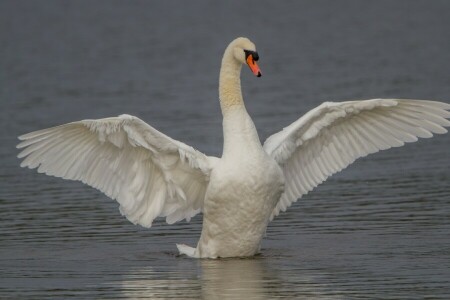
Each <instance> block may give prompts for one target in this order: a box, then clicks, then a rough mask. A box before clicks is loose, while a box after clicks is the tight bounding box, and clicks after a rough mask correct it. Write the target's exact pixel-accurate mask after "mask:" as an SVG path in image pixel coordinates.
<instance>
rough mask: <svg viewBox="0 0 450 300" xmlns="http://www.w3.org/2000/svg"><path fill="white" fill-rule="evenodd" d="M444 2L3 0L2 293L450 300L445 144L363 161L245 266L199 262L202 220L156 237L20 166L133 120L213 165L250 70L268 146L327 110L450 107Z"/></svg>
mask: <svg viewBox="0 0 450 300" xmlns="http://www.w3.org/2000/svg"><path fill="white" fill-rule="evenodd" d="M449 28H450V2H449V1H283V2H281V1H226V2H225V1H222V2H219V1H215V2H213V1H189V2H188V1H165V2H163V1H108V2H106V1H104V2H102V1H95V2H94V1H76V2H74V1H71V2H68V1H1V2H0V103H1V112H0V113H1V126H0V132H1V135H0V138H1V140H0V141H1V146H0V160H1V168H0V298H2V299H3V298H4V299H14V298H16V299H44V298H57V299H70V298H80V299H86V298H96V299H99V298H107V299H113V298H123V299H126V298H129V299H137V298H142V299H145V298H147V299H169V298H180V299H198V298H203V299H276V298H287V299H293V298H296V299H302V298H304V299H368V298H377V299H449V298H450V152H449V149H450V134H447V135H442V136H437V137H434V138H432V139H428V140H421V141H420V142H418V143H415V144H410V145H407V146H405V147H402V148H397V149H391V150H389V151H385V152H382V153H377V154H374V155H371V156H369V157H366V158H364V159H360V160H358V161H357V162H356V163H355V164H353V165H352V166H351V167H349V168H348V169H346V170H344V171H343V172H341V173H339V174H337V175H335V176H333V177H331V178H330V179H329V180H328V181H326V182H325V183H324V184H322V185H321V186H319V187H318V188H317V189H316V190H315V191H313V192H312V193H310V194H308V195H306V196H305V197H303V198H302V199H300V200H299V201H298V202H297V203H295V204H294V205H293V206H292V207H291V208H289V210H288V211H287V212H286V213H283V214H281V215H280V216H278V217H277V218H276V219H275V220H274V222H272V223H271V224H270V225H269V228H268V231H267V237H266V238H265V239H264V241H263V244H262V254H261V255H259V256H257V257H255V258H253V259H224V260H195V259H189V258H186V257H180V256H178V255H177V252H176V247H175V243H186V244H190V245H195V243H196V242H197V239H198V238H199V235H200V229H201V215H200V216H197V217H195V218H194V219H193V220H192V221H191V222H190V223H186V222H181V223H179V224H175V225H170V226H169V225H167V224H165V223H164V222H163V221H162V220H159V221H158V222H156V223H155V224H154V226H153V227H152V228H151V229H143V228H140V227H137V226H134V225H132V224H131V223H129V222H128V221H127V220H126V219H125V218H124V217H122V216H121V215H120V213H119V211H118V209H117V208H118V205H117V203H116V202H115V201H112V200H110V199H108V198H107V197H106V196H104V195H103V194H101V193H100V192H98V191H96V190H94V189H92V188H90V187H87V186H84V185H83V184H81V183H78V182H68V181H64V180H61V179H58V178H53V177H48V176H44V175H42V174H37V172H36V171H34V170H33V171H30V170H28V169H22V168H20V167H19V160H18V159H17V158H16V155H17V153H18V151H17V149H15V145H16V144H17V138H16V137H17V136H18V135H20V134H23V133H26V132H30V131H33V130H37V129H41V128H46V127H50V126H54V125H57V124H62V123H67V122H70V121H75V120H81V119H87V118H101V117H107V116H116V115H119V114H122V113H129V114H133V115H137V116H139V117H140V118H142V119H143V120H145V121H147V122H148V123H149V124H151V125H153V126H154V127H156V128H157V129H159V130H161V131H162V132H164V133H166V134H167V135H169V136H171V137H173V138H175V139H178V140H181V141H183V142H185V143H187V144H189V145H192V146H194V147H195V148H197V149H199V150H201V151H203V152H205V153H206V154H210V155H216V156H220V154H221V150H222V128H221V114H220V109H219V104H218V95H217V94H218V93H217V83H218V72H219V66H220V59H221V56H222V53H223V50H224V49H225V47H226V45H227V44H228V43H229V42H230V41H231V40H232V39H234V38H235V37H237V36H241V35H243V36H248V37H250V38H251V39H252V40H253V41H254V42H255V43H256V45H257V48H258V52H259V54H260V58H261V59H260V63H259V64H260V66H261V69H262V72H263V77H261V78H255V77H254V76H253V75H252V74H251V73H250V72H249V70H247V69H245V68H244V69H243V74H242V77H243V78H242V83H243V89H244V98H245V100H246V105H247V108H248V111H249V112H250V114H251V115H252V117H253V119H254V121H255V124H256V126H257V128H258V130H259V133H260V137H261V140H265V138H266V137H268V136H269V135H270V134H272V133H274V132H277V131H278V130H280V129H281V128H282V127H283V126H287V125H288V124H290V123H291V122H293V121H294V120H296V119H297V118H298V117H300V116H301V115H303V114H304V113H305V112H307V111H308V110H310V109H312V108H314V107H315V106H317V105H319V104H320V103H321V102H323V101H342V100H350V99H371V98H377V97H399V98H417V99H434V100H441V101H445V102H450V39H449V38H448V37H449V35H448V30H449Z"/></svg>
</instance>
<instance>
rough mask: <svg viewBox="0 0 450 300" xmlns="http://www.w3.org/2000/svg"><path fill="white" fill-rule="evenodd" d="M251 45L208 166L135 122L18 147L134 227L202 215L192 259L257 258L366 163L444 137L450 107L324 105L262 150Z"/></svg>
mask: <svg viewBox="0 0 450 300" xmlns="http://www.w3.org/2000/svg"><path fill="white" fill-rule="evenodd" d="M258 59H259V56H258V53H257V51H256V47H255V45H254V44H253V43H252V42H251V41H250V40H249V39H247V38H243V37H240V38H237V39H235V40H233V41H232V42H231V43H230V44H229V46H228V47H227V48H226V50H225V53H224V55H223V59H222V64H221V69H220V79H219V81H220V82H219V99H220V107H221V110H222V115H223V137H224V144H223V154H222V157H221V158H218V157H213V156H207V155H205V154H203V153H201V152H199V151H197V150H195V149H194V148H192V147H190V146H188V145H186V144H184V143H182V142H180V141H177V140H174V139H172V138H170V137H168V136H167V135H164V134H163V133H161V132H159V131H158V130H156V129H155V128H153V127H152V126H150V125H148V124H146V123H145V122H144V121H142V120H140V119H139V118H137V117H135V116H130V115H126V114H125V115H120V116H118V117H112V118H105V119H98V120H82V121H78V122H72V123H68V124H64V125H60V126H57V127H53V128H48V129H43V130H39V131H35V132H31V133H28V134H24V135H22V136H20V137H19V139H20V140H21V142H20V143H19V144H18V145H17V148H19V149H22V150H21V152H20V154H19V155H18V157H19V158H21V159H23V161H22V162H21V167H28V168H30V169H33V168H38V169H37V171H38V172H39V173H45V174H47V175H51V176H56V177H62V178H64V179H70V180H79V181H82V182H83V183H85V184H88V185H90V186H92V187H94V188H96V189H98V190H100V191H102V192H103V193H105V194H106V195H107V196H109V197H110V198H112V199H115V200H117V202H118V203H119V204H120V207H119V209H120V212H121V213H122V214H123V215H124V216H125V217H126V218H127V219H128V220H129V221H131V222H132V223H133V224H139V225H141V226H143V227H151V225H152V222H153V220H154V219H155V218H156V217H165V218H166V221H167V223H169V224H172V223H175V222H177V221H180V220H183V219H186V220H187V221H189V220H190V219H191V218H192V217H193V216H195V215H196V214H198V213H200V212H202V213H203V227H202V232H201V235H200V239H199V241H198V244H197V246H196V247H189V246H187V245H184V244H177V247H178V250H179V252H180V254H185V255H187V256H190V257H195V258H219V257H241V256H253V255H255V254H256V253H258V252H259V250H260V244H261V240H262V238H263V236H264V234H265V231H266V227H267V225H268V223H269V222H270V221H271V220H273V218H274V217H275V216H277V215H278V214H279V213H280V212H281V211H286V209H287V208H288V207H289V206H290V205H291V204H292V203H293V202H295V201H297V199H299V198H301V197H302V196H303V195H305V194H307V193H308V192H309V191H311V190H312V189H314V188H315V187H316V186H317V185H319V184H320V183H322V182H323V181H325V180H326V179H327V178H328V177H329V176H331V175H332V174H334V173H336V172H339V171H341V170H342V169H344V168H345V167H347V166H348V165H350V164H351V163H352V162H354V161H355V160H356V159H357V158H359V157H363V156H366V155H368V154H370V153H375V152H377V151H379V150H384V149H388V148H391V147H399V146H402V145H404V144H405V143H408V142H415V141H417V139H418V138H419V137H420V138H429V137H431V136H433V133H435V134H443V133H446V132H447V130H446V129H445V128H444V127H448V126H450V121H449V120H447V118H450V112H449V111H448V110H450V105H449V104H447V103H443V102H435V101H425V100H405V99H403V100H402V99H373V100H364V101H347V102H325V103H323V104H321V105H319V106H318V107H316V108H314V109H313V110H311V111H309V112H308V113H306V114H305V115H304V116H303V117H301V118H299V119H298V120H297V121H295V122H294V123H292V124H291V125H289V126H288V127H286V128H284V129H283V130H282V131H280V132H278V133H275V134H273V135H272V136H270V137H269V138H268V139H267V140H266V141H265V142H264V144H263V145H261V142H260V140H259V137H258V134H257V131H256V128H255V125H254V123H253V121H252V119H251V118H250V116H249V114H248V113H247V110H246V108H245V105H244V101H243V98H242V93H241V83H240V73H241V68H242V65H244V64H247V65H248V66H249V67H250V69H251V71H252V73H253V74H254V75H256V76H258V77H259V76H261V70H260V68H259V66H258V64H257V63H256V61H258Z"/></svg>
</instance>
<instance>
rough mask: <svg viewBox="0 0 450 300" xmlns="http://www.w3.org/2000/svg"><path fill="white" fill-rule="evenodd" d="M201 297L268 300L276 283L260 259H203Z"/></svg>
mask: <svg viewBox="0 0 450 300" xmlns="http://www.w3.org/2000/svg"><path fill="white" fill-rule="evenodd" d="M201 266H202V282H203V285H202V296H203V298H204V299H268V298H270V297H269V290H270V288H271V287H272V286H273V285H274V284H273V283H274V282H276V278H274V277H272V276H273V275H274V274H273V273H272V272H268V270H267V268H266V264H265V263H264V260H263V259H259V258H253V259H224V260H202V261H201Z"/></svg>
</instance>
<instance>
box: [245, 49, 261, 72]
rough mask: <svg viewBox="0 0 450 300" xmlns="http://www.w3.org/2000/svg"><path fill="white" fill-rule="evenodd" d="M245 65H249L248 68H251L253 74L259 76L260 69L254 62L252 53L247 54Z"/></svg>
mask: <svg viewBox="0 0 450 300" xmlns="http://www.w3.org/2000/svg"><path fill="white" fill-rule="evenodd" d="M247 65H248V66H249V67H250V70H252V72H253V74H255V76H257V77H261V70H260V69H259V67H258V65H257V64H256V62H255V59H254V58H253V55H251V54H250V55H248V56H247Z"/></svg>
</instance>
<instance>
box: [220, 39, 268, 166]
mask: <svg viewBox="0 0 450 300" xmlns="http://www.w3.org/2000/svg"><path fill="white" fill-rule="evenodd" d="M241 69H242V64H241V63H240V62H239V61H237V60H236V59H235V58H234V56H233V50H232V47H228V48H227V49H226V50H225V54H224V55H223V59H222V67H221V69H220V79H219V98H220V107H221V109H222V115H223V136H224V145H223V146H224V148H223V157H227V156H228V155H230V156H231V157H245V156H246V155H248V153H249V151H251V149H254V148H255V147H256V148H257V149H259V150H260V149H261V142H260V141H259V137H258V133H257V131H256V128H255V125H254V124H253V121H252V119H251V118H250V116H249V115H248V113H247V110H246V109H245V105H244V100H243V99H242V92H241V79H240V76H241Z"/></svg>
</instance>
